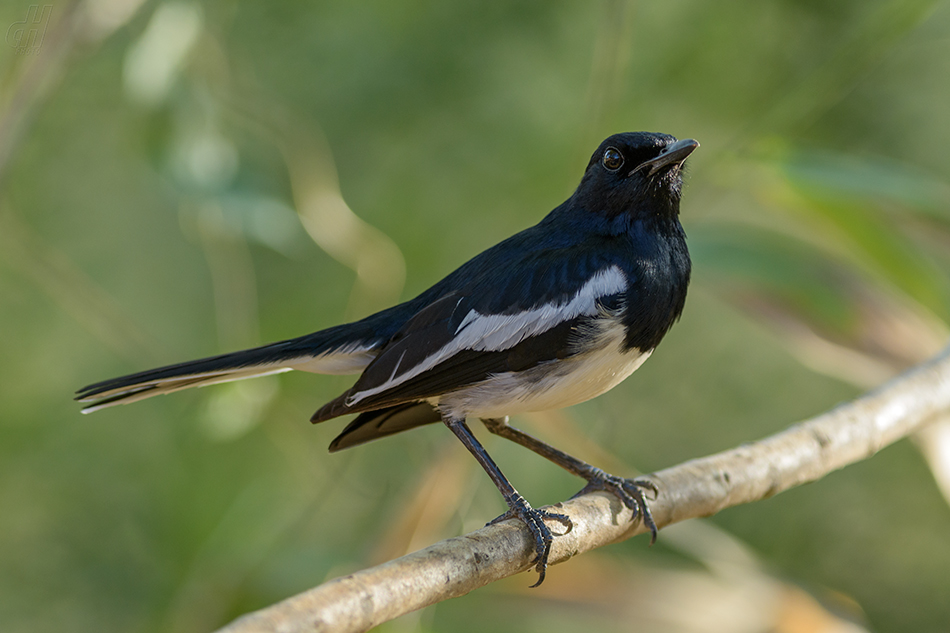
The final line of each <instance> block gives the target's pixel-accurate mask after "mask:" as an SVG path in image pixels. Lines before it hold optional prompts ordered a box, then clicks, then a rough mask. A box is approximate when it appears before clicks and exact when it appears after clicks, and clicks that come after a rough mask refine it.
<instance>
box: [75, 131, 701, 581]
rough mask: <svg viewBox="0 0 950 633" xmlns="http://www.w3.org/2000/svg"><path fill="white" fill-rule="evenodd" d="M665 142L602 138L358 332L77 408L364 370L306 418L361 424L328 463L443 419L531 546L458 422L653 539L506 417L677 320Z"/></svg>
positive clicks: (563, 397)
mask: <svg viewBox="0 0 950 633" xmlns="http://www.w3.org/2000/svg"><path fill="white" fill-rule="evenodd" d="M698 145H699V144H698V143H696V142H695V141H693V140H686V141H677V140H676V139H675V138H673V137H671V136H669V135H666V134H651V133H645V132H637V133H625V134H616V135H614V136H611V137H609V138H608V139H606V140H605V141H604V142H603V143H601V145H600V147H598V148H597V150H596V151H595V152H594V154H593V155H592V156H591V160H590V162H589V163H588V165H587V168H586V170H585V172H584V176H583V178H582V179H581V183H580V185H579V186H578V188H577V190H576V191H575V192H574V194H573V195H572V196H571V197H570V198H568V200H566V201H565V202H564V203H563V204H561V205H560V206H558V207H557V208H556V209H554V210H553V211H552V212H551V213H549V214H548V215H547V217H545V218H544V219H543V220H542V221H541V222H539V223H538V224H537V225H535V226H533V227H531V228H528V229H525V230H524V231H521V232H520V233H518V234H516V235H514V236H512V237H510V238H508V239H507V240H504V241H503V242H501V243H499V244H497V245H495V246H493V247H492V248H489V249H488V250H486V251H484V252H483V253H481V254H479V255H477V256H475V257H474V258H472V259H471V260H469V261H468V262H467V263H465V264H463V265H462V266H461V267H459V268H458V269H457V270H455V271H454V272H453V273H451V274H449V275H448V276H447V277H445V278H444V279H442V280H441V281H440V282H438V283H436V284H435V285H434V286H432V287H431V288H429V289H428V290H426V291H425V292H423V293H422V294H420V295H419V296H417V297H415V298H414V299H411V300H409V301H406V302H405V303H402V304H399V305H397V306H394V307H392V308H390V309H388V310H384V311H382V312H379V313H377V314H374V315H371V316H369V317H367V318H365V319H362V320H360V321H357V322H354V323H350V324H345V325H340V326H336V327H332V328H329V329H326V330H321V331H319V332H315V333H313V334H308V335H306V336H302V337H299V338H295V339H290V340H287V341H282V342H279V343H272V344H270V345H264V346H262V347H258V348H254V349H250V350H244V351H240V352H234V353H231V354H223V355H219V356H213V357H209V358H204V359H200V360H196V361H190V362H186V363H179V364H176V365H169V366H166V367H160V368H158V369H153V370H149V371H144V372H140V373H136V374H132V375H129V376H123V377H120V378H114V379H111V380H106V381H103V382H99V383H95V384H92V385H89V386H87V387H84V388H83V389H81V390H80V391H79V392H78V395H77V400H80V401H82V402H85V403H89V406H87V407H86V409H84V411H91V410H95V409H98V408H103V407H106V406H112V405H115V404H121V403H124V402H133V401H136V400H140V399H143V398H146V397H150V396H152V395H157V394H160V393H169V392H172V391H177V390H179V389H184V388H188V387H191V386H201V385H205V384H213V383H217V382H224V381H228V380H237V379H241V378H247V377H253V376H257V375H263V374H267V373H273V372H277V371H286V370H290V369H301V370H305V371H312V372H317V373H356V372H361V375H360V377H359V378H358V379H357V381H356V383H355V384H354V385H353V386H352V387H351V388H350V389H348V390H347V391H346V392H345V393H343V394H342V395H341V396H339V397H338V398H336V399H334V400H333V401H331V402H329V403H327V404H326V405H325V406H323V407H322V408H320V409H319V410H318V411H317V412H316V413H315V414H314V416H313V421H314V422H322V421H325V420H329V419H331V418H334V417H337V416H340V415H345V414H348V413H358V414H359V415H358V416H357V417H356V418H355V419H354V420H353V421H351V422H350V424H349V425H348V426H347V427H346V428H345V429H344V430H343V432H342V433H341V434H340V435H339V436H338V437H337V438H336V439H335V440H333V443H332V444H331V445H330V449H331V451H337V450H341V449H343V448H347V447H350V446H355V445H357V444H362V443H364V442H367V441H370V440H372V439H376V438H378V437H384V436H387V435H391V434H393V433H398V432H401V431H405V430H408V429H411V428H414V427H416V426H420V425H423V424H429V423H433V422H437V421H440V420H441V421H442V422H444V423H445V424H446V426H448V427H449V428H450V429H451V430H452V431H453V432H454V433H455V434H456V435H457V436H458V437H459V439H460V440H461V441H462V442H463V444H465V446H466V447H467V448H468V449H469V450H470V451H471V452H472V454H473V455H474V456H475V458H476V459H477V460H478V461H479V463H481V464H482V466H483V467H484V468H485V470H486V471H487V472H488V474H489V476H491V478H492V480H493V481H494V482H495V483H496V485H497V486H498V488H499V490H500V491H501V492H502V494H503V495H504V496H505V500H506V502H507V503H508V506H509V513H508V514H507V515H505V516H513V517H517V518H520V519H522V520H523V521H524V522H525V524H526V525H527V526H528V527H529V529H530V530H531V532H532V534H533V535H534V536H535V539H536V542H537V558H536V561H535V562H536V568H537V570H538V571H539V572H540V574H541V577H540V579H539V581H538V582H539V583H540V582H541V580H543V578H544V571H545V568H546V565H547V557H548V553H549V550H550V544H551V539H552V536H551V532H550V530H549V529H548V528H547V526H546V525H545V524H544V519H545V518H550V519H554V520H558V521H564V522H569V520H568V519H567V517H564V516H563V515H558V514H555V513H550V512H547V511H544V510H536V509H533V508H531V506H530V505H528V503H527V501H525V500H524V498H523V497H521V495H520V494H518V492H517V491H516V490H515V489H514V488H513V487H512V486H511V484H510V483H509V482H508V480H507V479H506V478H505V477H504V475H502V473H501V471H500V470H499V469H498V467H497V465H495V464H494V462H493V461H492V460H491V458H490V457H489V456H488V454H487V453H486V452H485V451H484V449H483V448H482V447H481V445H480V444H479V443H478V441H477V440H476V439H475V437H474V436H473V435H472V434H471V431H470V430H469V429H468V427H467V425H466V424H465V419H466V418H467V417H480V418H482V419H483V420H484V421H485V423H486V426H487V428H488V429H489V430H490V431H491V432H493V433H496V434H498V435H502V436H504V437H507V438H509V439H512V440H513V441H516V442H518V443H520V444H522V445H524V446H526V447H528V448H530V449H531V450H533V451H535V452H538V453H540V454H542V455H544V456H545V457H547V458H549V459H551V460H552V461H554V462H556V463H558V464H559V465H561V466H563V467H565V468H567V469H568V470H570V471H571V472H574V473H575V474H577V475H579V476H581V477H584V478H585V479H587V481H588V486H587V487H586V488H585V490H589V489H596V488H599V489H607V490H610V491H612V492H614V493H616V494H617V495H618V496H619V497H620V498H621V500H623V502H624V503H625V504H627V505H628V506H629V507H631V508H632V509H633V510H634V511H635V513H639V514H640V516H642V518H643V520H644V522H645V523H646V524H647V525H648V526H649V527H650V528H651V530H652V531H653V532H654V537H655V533H656V527H655V525H654V524H653V522H652V518H651V517H650V514H649V508H648V507H647V505H646V503H645V502H644V500H643V496H642V494H641V488H644V487H646V488H651V487H652V484H650V483H649V482H648V481H646V480H643V481H631V480H622V479H619V478H616V477H612V476H608V475H605V474H604V473H603V472H602V471H600V470H599V469H596V468H594V467H592V466H590V465H587V464H584V463H583V462H580V461H579V460H576V459H574V458H571V457H569V456H567V455H566V454H564V453H561V452H560V451H558V450H557V449H554V448H552V447H549V446H547V445H545V444H543V443H541V442H539V441H538V440H535V439H534V438H531V437H530V436H527V435H525V434H523V433H521V432H520V431H517V430H516V429H513V428H512V427H510V426H508V425H507V422H506V416H507V415H509V414H513V413H520V412H523V411H532V410H538V409H547V408H557V407H562V406H569V405H571V404H574V403H576V402H581V401H583V400H586V399H589V398H591V397H594V396H596V395H598V394H600V393H602V392H604V391H606V390H608V389H610V388H612V387H613V386H614V385H616V384H617V383H618V382H620V381H621V380H623V378H625V377H626V376H627V375H629V374H630V373H631V372H633V371H634V370H635V369H636V368H637V367H638V366H639V365H640V363H642V362H643V361H644V360H645V359H646V358H647V357H648V356H649V354H650V353H652V351H653V350H654V349H655V348H656V346H657V345H658V344H659V343H660V341H661V339H662V338H663V337H664V335H665V334H666V333H667V331H668V330H669V328H670V327H671V326H672V325H673V323H674V322H675V321H676V320H677V319H678V318H679V316H680V314H681V312H682V310H683V307H684V304H685V300H686V289H687V286H688V284H689V277H690V260H689V254H688V252H687V248H686V240H685V234H684V232H683V228H682V226H681V225H680V223H679V217H678V216H679V204H680V198H681V195H682V182H683V181H682V165H683V161H685V160H686V157H687V156H689V154H690V153H691V152H692V151H693V150H694V149H695V148H696V147H698Z"/></svg>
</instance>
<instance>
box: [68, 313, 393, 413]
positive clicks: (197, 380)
mask: <svg viewBox="0 0 950 633" xmlns="http://www.w3.org/2000/svg"><path fill="white" fill-rule="evenodd" d="M371 326H372V324H371V323H367V322H366V321H362V322H357V323H352V324H348V325H341V326H337V327H334V328H330V329H327V330H322V331H320V332H316V333H314V334H308V335H307V336H302V337H300V338H295V339H290V340H287V341H281V342H279V343H271V344H270V345H264V346H262V347H255V348H253V349H247V350H243V351H240V352H232V353H230V354H221V355H219V356H211V357H208V358H202V359H199V360H193V361H188V362H185V363H178V364H176V365H167V366H165V367H159V368H157V369H150V370H147V371H143V372H139V373H137V374H130V375H128V376H120V377H119V378H112V379H111V380H105V381H103V382H97V383H95V384H92V385H88V386H86V387H83V388H82V389H80V390H79V391H77V392H76V400H78V401H79V402H82V403H86V404H87V406H86V407H84V408H83V410H82V412H83V413H91V412H92V411H97V410H99V409H104V408H106V407H111V406H114V405H117V404H127V403H130V402H137V401H139V400H144V399H145V398H151V397H152V396H157V395H159V394H163V393H171V392H173V391H179V390H181V389H187V388H189V387H203V386H205V385H213V384H217V383H220V382H230V381H232V380H241V379H244V378H254V377H256V376H266V375H267V374H275V373H279V372H284V371H290V370H291V369H299V370H302V371H309V372H314V373H319V374H351V373H358V372H360V371H362V370H363V368H364V367H366V365H368V364H369V362H370V361H371V360H372V359H373V358H374V357H375V356H376V354H377V351H378V347H379V346H380V345H381V344H382V342H383V340H382V337H380V336H379V332H378V331H374V328H373V327H371Z"/></svg>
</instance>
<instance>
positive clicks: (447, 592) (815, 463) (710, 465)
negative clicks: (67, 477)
mask: <svg viewBox="0 0 950 633" xmlns="http://www.w3.org/2000/svg"><path fill="white" fill-rule="evenodd" d="M947 411H950V348H947V349H946V350H944V352H943V353H941V354H940V355H939V356H938V357H936V358H935V359H933V360H931V361H929V362H927V363H924V364H922V365H920V366H918V367H916V368H914V369H912V370H910V371H908V372H906V373H904V374H902V375H901V376H899V377H898V378H896V379H894V380H892V381H891V382H889V383H887V384H885V385H884V386H883V387H881V388H879V389H877V390H875V391H872V392H869V393H867V394H865V395H863V396H861V397H860V398H858V399H856V400H854V401H853V402H849V403H847V404H843V405H841V406H839V407H837V408H835V409H833V410H831V411H828V412H827V413H824V414H822V415H820V416H817V417H815V418H812V419H810V420H806V421H805V422H801V423H799V424H796V425H794V426H792V427H790V428H788V429H787V430H785V431H783V432H781V433H778V434H776V435H773V436H771V437H768V438H765V439H763V440H760V441H758V442H753V443H750V444H744V445H742V446H740V447H738V448H734V449H732V450H728V451H724V452H722V453H718V454H716V455H711V456H709V457H704V458H702V459H695V460H692V461H689V462H686V463H684V464H680V465H679V466H674V467H672V468H667V469H666V470H662V471H659V472H657V473H654V474H653V475H650V479H652V480H653V481H654V482H655V483H656V485H657V488H658V489H659V491H660V492H659V496H658V498H657V499H656V500H655V501H653V503H652V504H651V508H652V509H653V514H654V517H655V518H656V522H657V524H658V525H659V526H661V527H662V526H665V525H669V524H671V523H676V522H677V521H683V520H685V519H690V518H695V517H702V516H709V515H712V514H715V513H716V512H718V511H720V510H722V509H724V508H728V507H730V506H735V505H739V504H742V503H749V502H752V501H757V500H759V499H765V498H767V497H770V496H772V495H774V494H776V493H779V492H782V491H783V490H787V489H789V488H792V487H794V486H797V485H799V484H803V483H806V482H809V481H814V480H816V479H820V478H821V477H823V476H825V475H827V474H828V473H830V472H832V471H834V470H837V469H839V468H842V467H843V466H846V465H848V464H852V463H854V462H857V461H861V460H863V459H866V458H868V457H870V456H872V455H874V454H875V453H876V452H877V451H879V450H880V449H882V448H883V447H885V446H887V445H889V444H891V443H893V442H895V441H897V440H899V439H901V438H902V437H905V436H906V435H908V434H909V433H911V432H913V431H914V430H916V429H918V428H920V427H922V426H923V425H925V424H926V423H927V422H928V421H929V420H930V419H931V418H933V417H934V416H936V415H939V414H941V413H943V412H947ZM557 507H558V512H563V513H566V514H568V515H569V516H570V517H571V519H572V521H573V522H574V528H573V529H572V530H571V531H570V532H569V533H567V534H563V535H560V536H557V537H556V538H555V540H554V546H553V549H552V552H551V559H550V560H551V562H552V563H554V564H556V563H560V562H563V561H565V560H567V559H569V558H571V557H572V556H576V555H577V554H581V553H583V552H586V551H589V550H591V549H594V548H596V547H600V546H602V545H606V544H608V543H613V542H616V541H620V540H623V539H626V538H629V537H631V536H633V535H634V534H637V533H639V532H642V531H643V527H642V525H641V524H640V522H636V523H633V522H631V517H630V512H629V511H628V510H626V509H625V508H624V507H623V506H622V504H621V503H620V502H619V501H618V500H617V499H616V497H614V496H612V495H610V494H607V493H593V494H588V495H585V496H583V497H579V498H576V499H572V500H570V501H567V502H565V503H562V504H557ZM558 526H559V524H553V523H552V528H554V529H558ZM661 538H662V535H661ZM533 556H534V542H533V540H532V538H531V537H530V536H529V534H528V533H527V530H526V529H525V528H524V527H523V525H522V524H521V523H520V522H519V521H515V520H512V521H506V522H504V523H501V524H498V525H493V526H489V527H485V528H482V529H480V530H477V531H475V532H472V533H471V534H466V535H465V536H460V537H457V538H451V539H448V540H445V541H442V542H440V543H436V544H435V545H433V546H431V547H427V548H425V549H423V550H420V551H418V552H414V553H412V554H408V555H406V556H403V557H401V558H397V559H396V560H393V561H390V562H388V563H385V564H383V565H379V566H377V567H373V568H371V569H366V570H363V571H360V572H358V573H355V574H351V575H349V576H345V577H343V578H337V579H336V580H332V581H330V582H327V583H324V584H322V585H320V586H318V587H315V588H313V589H310V590H309V591H305V592H303V593H301V594H298V595H296V596H293V597H292V598H288V599H287V600H284V601H283V602H280V603H278V604H275V605H273V606H270V607H268V608H266V609H262V610H260V611H256V612H254V613H251V614H248V615H245V616H243V617H241V618H239V619H238V620H236V621H234V622H232V623H231V624H230V625H228V626H227V627H225V628H224V629H222V630H221V631H222V633H223V632H226V633H252V632H253V633H261V632H264V631H280V632H282V633H298V632H300V633H302V632H308V633H309V632H314V631H333V632H334V633H344V632H351V631H365V630H367V629H369V628H372V627H373V626H376V625H378V624H381V623H382V622H385V621H387V620H391V619H393V618H396V617H398V616H400V615H403V614H405V613H409V612H411V611H415V610H416V609H421V608H423V607H425V606H428V605H430V604H434V603H436V602H440V601H442V600H446V599H448V598H454V597H457V596H461V595H464V594H466V593H468V592H470V591H472V590H474V589H477V588H478V587H482V586H484V585H487V584H489V583H491V582H494V581H496V580H499V579H501V578H505V577H507V576H511V575H513V574H517V573H519V572H522V571H525V570H526V569H529V568H530V567H531V562H530V561H531V559H532V557H533ZM554 573H556V572H554Z"/></svg>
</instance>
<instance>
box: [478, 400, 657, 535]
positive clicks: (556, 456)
mask: <svg viewBox="0 0 950 633" xmlns="http://www.w3.org/2000/svg"><path fill="white" fill-rule="evenodd" d="M482 424H484V425H485V428H487V429H488V430H489V431H490V432H491V433H493V434H495V435H499V436H501V437H503V438H505V439H508V440H511V441H512V442H515V443H516V444H520V445H521V446H524V447H525V448H527V449H529V450H531V451H534V452H535V453H537V454H538V455H540V456H541V457H545V458H547V459H549V460H551V461H552V462H554V463H555V464H557V465H558V466H560V467H561V468H563V469H565V470H567V471H568V472H570V473H573V474H575V475H577V476H578V477H582V478H583V479H586V480H587V485H586V486H584V487H583V488H582V489H581V491H580V492H578V493H577V494H576V495H574V496H575V497H577V496H580V495H582V494H585V493H588V492H592V491H594V490H606V491H608V492H612V493H614V494H615V495H617V496H618V497H619V498H620V500H621V501H622V502H623V504H624V505H625V506H627V507H628V508H629V509H630V510H631V511H632V512H633V517H634V518H636V517H637V515H640V516H641V517H642V518H643V525H645V526H646V527H647V529H649V530H650V535H651V539H650V543H651V544H652V543H654V542H656V529H657V528H656V522H655V521H654V520H653V515H652V514H651V513H650V506H648V505H647V502H646V499H645V498H644V497H643V489H647V490H649V491H650V492H652V493H653V498H654V499H655V498H656V494H657V492H658V491H657V488H656V485H655V484H654V483H653V482H652V481H650V480H649V479H624V478H623V477H617V476H616V475H611V474H608V473H605V472H604V471H602V470H601V469H600V468H597V467H595V466H591V465H590V464H588V463H587V462H584V461H581V460H579V459H577V458H576V457H572V456H571V455H568V454H567V453H565V452H564V451H561V450H558V449H556V448H554V447H553V446H551V445H550V444H546V443H544V442H542V441H541V440H539V439H538V438H536V437H533V436H531V435H528V434H527V433H525V432H524V431H519V430H518V429H516V428H515V427H513V426H511V425H510V424H508V418H487V419H482Z"/></svg>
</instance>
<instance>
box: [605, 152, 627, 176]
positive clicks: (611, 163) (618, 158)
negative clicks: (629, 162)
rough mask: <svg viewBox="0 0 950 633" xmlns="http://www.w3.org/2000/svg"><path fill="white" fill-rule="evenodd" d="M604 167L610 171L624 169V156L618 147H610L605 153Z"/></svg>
mask: <svg viewBox="0 0 950 633" xmlns="http://www.w3.org/2000/svg"><path fill="white" fill-rule="evenodd" d="M604 167H606V168H607V170H608V171H617V170H618V169H620V168H621V167H623V154H621V153H620V150H619V149H617V148H616V147H608V148H607V151H605V152H604Z"/></svg>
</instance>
